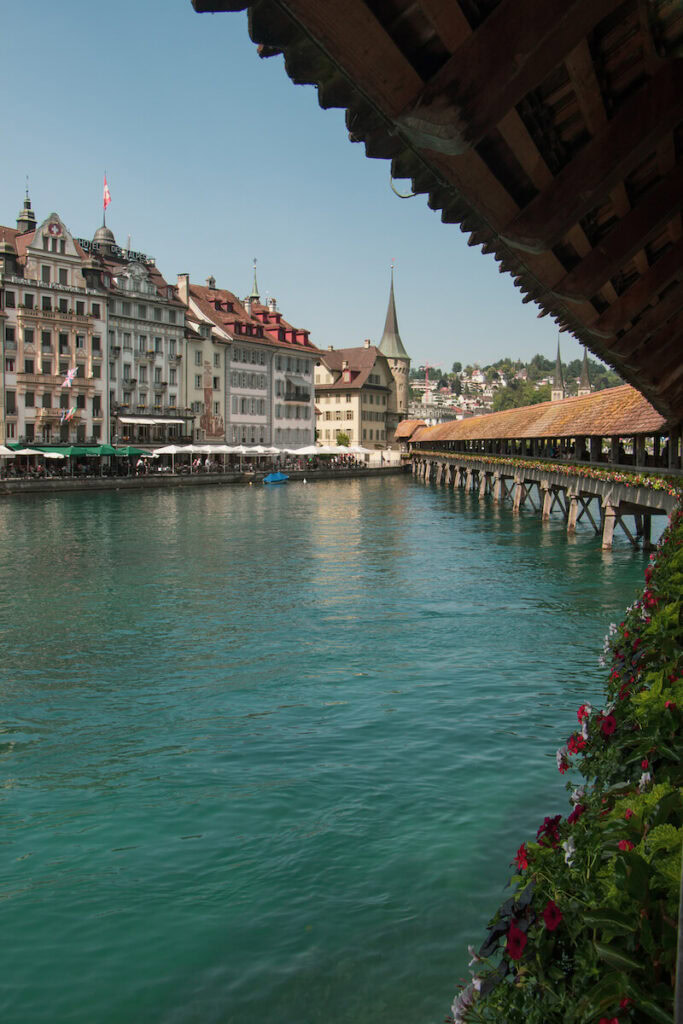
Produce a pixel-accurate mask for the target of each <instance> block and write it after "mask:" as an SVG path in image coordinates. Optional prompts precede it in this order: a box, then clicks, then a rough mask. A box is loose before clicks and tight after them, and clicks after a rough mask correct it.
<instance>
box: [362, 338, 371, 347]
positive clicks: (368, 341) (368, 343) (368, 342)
mask: <svg viewBox="0 0 683 1024" xmlns="http://www.w3.org/2000/svg"><path fill="white" fill-rule="evenodd" d="M363 344H364V345H365V347H366V348H370V339H369V338H366V339H365V341H364V342H363Z"/></svg>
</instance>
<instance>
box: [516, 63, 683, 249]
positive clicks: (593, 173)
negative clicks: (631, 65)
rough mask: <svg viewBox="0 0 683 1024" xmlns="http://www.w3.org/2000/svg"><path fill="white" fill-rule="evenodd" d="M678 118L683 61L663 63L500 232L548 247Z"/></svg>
mask: <svg viewBox="0 0 683 1024" xmlns="http://www.w3.org/2000/svg"><path fill="white" fill-rule="evenodd" d="M681 119H683V60H672V61H669V62H667V63H666V64H665V65H664V66H663V67H662V69H661V71H659V72H658V74H657V75H655V77H654V78H651V79H650V80H649V81H648V83H647V84H646V85H644V86H643V87H642V88H641V89H639V90H638V92H636V93H635V94H634V95H633V96H631V97H630V98H629V99H628V100H626V102H625V103H624V104H623V105H622V106H621V107H620V108H619V110H618V111H617V113H616V114H615V115H614V117H613V118H612V120H611V121H610V122H609V123H608V124H607V125H606V126H605V127H604V128H603V129H602V131H600V132H598V134H597V135H595V136H594V137H593V139H592V140H591V142H589V143H587V144H586V145H585V146H584V147H583V149H582V150H580V152H579V153H578V154H577V156H575V157H574V159H573V160H571V161H570V163H569V164H567V166H566V167H564V168H563V169H562V171H560V173H559V174H558V175H557V176H556V177H555V179H554V180H553V182H552V184H551V185H550V186H549V187H548V188H547V189H545V190H544V191H543V192H541V194H540V195H538V196H536V198H535V199H532V201H531V202H530V203H529V204H528V205H527V206H526V207H525V208H524V209H523V210H522V212H521V213H520V214H519V216H518V217H516V218H515V219H514V220H513V221H511V222H510V224H509V225H508V226H507V227H506V228H505V230H504V231H503V232H502V234H503V237H504V239H505V240H506V241H507V242H508V243H509V244H510V245H513V246H515V247H516V248H520V249H525V250H528V251H530V252H542V251H543V250H544V249H551V248H552V247H553V246H554V245H557V244H558V242H560V241H561V240H562V237H563V235H565V234H566V233H567V231H568V230H569V228H570V227H571V226H572V224H576V222H577V221H578V220H580V219H581V217H583V216H585V214H587V213H588V212H589V211H590V210H592V209H594V208H595V207H596V206H598V205H599V204H600V202H601V201H602V200H603V199H604V197H605V195H606V194H607V193H608V192H609V191H610V189H611V188H613V186H614V185H615V184H616V183H617V182H618V181H621V180H623V179H624V178H625V177H626V175H627V174H629V172H630V171H632V170H633V168H634V167H637V165H638V164H639V163H641V162H642V161H643V160H644V159H645V157H646V156H647V155H648V153H650V152H651V151H652V150H653V149H655V148H656V146H657V144H658V142H660V140H661V139H662V136H663V135H665V134H666V133H667V132H669V131H671V130H672V129H673V128H674V126H675V125H676V124H678V122H679V121H680V120H681Z"/></svg>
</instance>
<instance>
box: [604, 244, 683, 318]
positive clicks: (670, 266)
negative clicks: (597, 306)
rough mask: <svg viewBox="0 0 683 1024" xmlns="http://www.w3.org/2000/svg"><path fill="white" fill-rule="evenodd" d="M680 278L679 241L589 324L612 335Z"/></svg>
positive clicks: (681, 253)
mask: <svg viewBox="0 0 683 1024" xmlns="http://www.w3.org/2000/svg"><path fill="white" fill-rule="evenodd" d="M681 276H683V241H679V242H677V243H676V244H675V245H673V246H672V247H671V248H670V249H668V250H667V251H666V252H665V253H664V254H663V256H661V257H660V258H659V259H658V260H657V262H656V263H655V264H654V265H653V266H652V267H650V269H649V270H648V271H647V273H645V274H643V276H642V277H639V278H638V279H637V280H636V281H634V283H633V284H632V285H631V287H630V288H628V289H627V290H626V291H625V292H624V294H623V295H621V296H620V297H619V298H618V299H617V300H616V302H614V303H613V304H612V305H611V306H610V307H609V309H606V310H605V312H604V313H603V314H602V316H600V317H599V318H598V319H597V320H596V322H595V324H594V325H593V326H594V327H596V328H597V329H598V330H599V331H604V332H605V333H607V334H611V333H616V332H617V331H618V330H620V329H621V328H623V327H624V325H625V324H627V323H629V322H630V321H631V320H633V318H634V317H635V316H638V315H639V314H640V313H642V311H643V310H644V309H645V308H646V306H648V305H649V304H650V302H651V301H652V297H653V295H654V296H655V297H656V296H658V295H659V293H660V292H661V291H663V289H664V288H666V287H667V286H668V285H669V284H671V282H672V281H673V280H674V279H675V278H680V277H681Z"/></svg>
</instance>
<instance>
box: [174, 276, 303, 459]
mask: <svg viewBox="0 0 683 1024" xmlns="http://www.w3.org/2000/svg"><path fill="white" fill-rule="evenodd" d="M178 294H179V297H180V298H181V300H182V301H183V302H184V303H185V305H186V307H187V309H188V311H189V313H188V315H189V316H190V317H191V318H192V319H193V322H195V323H196V325H197V330H198V332H199V333H200V336H201V341H199V340H198V339H194V340H193V339H188V351H187V360H188V372H189V371H191V370H194V368H195V366H196V371H195V373H194V378H195V379H194V380H189V383H188V388H189V390H188V396H189V397H190V400H191V401H197V402H202V401H203V402H204V405H206V402H207V399H208V396H209V389H208V388H207V389H206V390H205V392H202V389H201V388H199V387H198V385H199V380H200V374H204V375H205V376H206V379H208V376H209V370H210V371H211V377H212V378H213V377H215V378H216V379H215V380H213V379H212V381H211V384H212V388H211V391H210V394H211V401H212V402H214V403H217V402H218V401H219V400H222V401H223V406H222V408H223V409H224V424H223V425H220V424H219V423H218V422H216V423H212V424H211V428H212V431H213V432H212V433H211V434H209V433H208V432H207V434H206V439H208V440H214V439H215V440H218V435H219V433H220V440H221V441H227V443H228V444H247V445H253V444H263V445H277V446H278V447H301V446H304V445H308V444H312V443H313V441H314V436H315V435H314V430H315V414H314V390H313V370H314V366H315V362H316V359H317V358H319V355H320V353H319V351H318V349H317V348H316V347H315V346H314V345H313V344H312V343H311V341H310V340H309V332H308V331H306V330H302V329H300V328H297V327H294V326H293V325H292V324H290V323H288V321H286V320H285V319H284V317H283V316H282V314H281V313H280V312H279V310H278V308H277V303H276V301H275V299H272V298H271V299H269V300H268V303H267V305H263V303H262V302H261V299H260V295H259V291H258V284H257V281H256V274H255V273H254V281H253V286H252V291H251V294H250V295H249V296H247V298H245V299H244V300H243V301H242V300H240V299H239V298H238V297H237V296H236V295H235V294H234V293H233V292H230V291H227V290H226V289H223V288H217V287H216V280H215V278H214V277H209V278H208V279H207V283H206V285H194V284H192V283H191V282H190V279H189V275H188V274H179V275H178ZM221 375H222V376H221ZM202 380H204V377H202ZM221 381H224V383H223V384H221ZM192 385H194V390H193V389H192ZM216 385H218V389H216ZM200 393H202V397H199V394H200ZM195 396H197V397H195ZM215 408H218V406H217V405H216V406H215Z"/></svg>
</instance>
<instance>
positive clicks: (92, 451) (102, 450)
mask: <svg viewBox="0 0 683 1024" xmlns="http://www.w3.org/2000/svg"><path fill="white" fill-rule="evenodd" d="M118 454H119V453H118V452H117V450H116V448H112V446H111V445H110V444H99V445H97V447H95V448H88V449H87V450H86V455H96V456H100V455H118Z"/></svg>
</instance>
